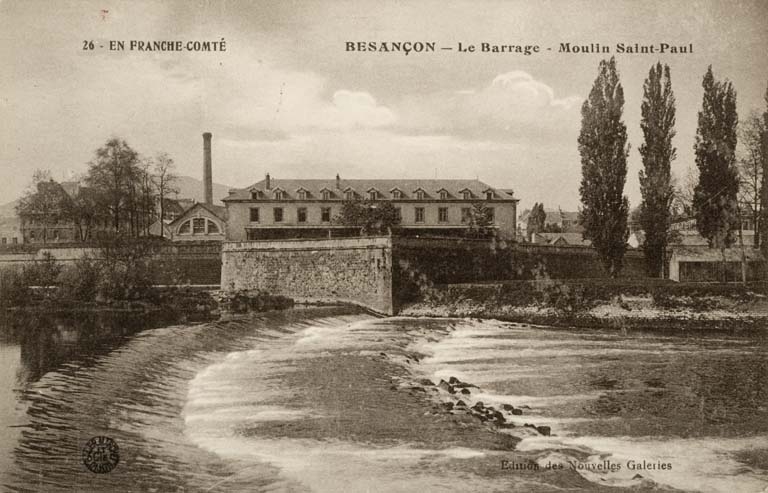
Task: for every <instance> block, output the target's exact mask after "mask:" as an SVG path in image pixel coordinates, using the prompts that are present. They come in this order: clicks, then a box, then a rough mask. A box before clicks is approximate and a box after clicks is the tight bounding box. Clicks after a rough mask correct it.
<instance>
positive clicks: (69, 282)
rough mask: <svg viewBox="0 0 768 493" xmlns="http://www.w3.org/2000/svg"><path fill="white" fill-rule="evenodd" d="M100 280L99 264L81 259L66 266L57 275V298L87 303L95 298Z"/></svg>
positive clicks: (87, 259)
mask: <svg viewBox="0 0 768 493" xmlns="http://www.w3.org/2000/svg"><path fill="white" fill-rule="evenodd" d="M100 278H101V268H100V265H99V262H97V261H94V260H91V259H89V258H83V259H81V260H78V261H76V262H75V263H74V264H72V265H68V266H66V267H64V268H63V269H62V271H61V272H60V273H59V276H58V278H57V279H56V283H57V284H58V286H59V297H61V298H63V299H68V300H81V301H88V300H93V299H95V298H96V294H97V287H98V285H99V280H100Z"/></svg>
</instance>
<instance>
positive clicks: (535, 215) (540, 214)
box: [526, 202, 547, 241]
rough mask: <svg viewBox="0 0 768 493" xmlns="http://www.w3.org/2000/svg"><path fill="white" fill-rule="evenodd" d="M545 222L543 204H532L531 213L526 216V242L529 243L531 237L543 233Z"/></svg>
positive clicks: (545, 215) (545, 216)
mask: <svg viewBox="0 0 768 493" xmlns="http://www.w3.org/2000/svg"><path fill="white" fill-rule="evenodd" d="M546 220H547V213H546V212H545V211H544V204H539V203H538V202H536V203H535V204H533V208H532V209H531V212H530V213H529V214H528V223H527V224H526V231H527V233H528V241H531V238H533V235H535V234H536V233H541V232H542V231H544V228H545V226H546V225H545V224H544V223H545V222H546Z"/></svg>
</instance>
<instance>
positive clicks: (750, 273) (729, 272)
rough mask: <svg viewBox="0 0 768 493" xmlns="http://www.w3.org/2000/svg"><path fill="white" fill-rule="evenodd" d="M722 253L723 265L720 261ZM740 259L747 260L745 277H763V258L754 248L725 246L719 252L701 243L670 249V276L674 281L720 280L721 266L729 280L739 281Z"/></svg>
mask: <svg viewBox="0 0 768 493" xmlns="http://www.w3.org/2000/svg"><path fill="white" fill-rule="evenodd" d="M723 255H725V266H724V264H723ZM742 259H745V260H746V261H747V280H748V281H756V280H763V279H765V270H766V269H765V259H764V258H763V257H762V255H761V254H760V251H759V250H755V249H754V248H743V249H742V248H726V249H725V251H724V252H723V251H720V250H718V249H715V248H708V247H701V246H678V247H674V248H672V255H671V257H670V259H669V279H671V280H673V281H677V282H721V281H723V269H725V279H726V280H727V281H729V282H735V281H741V280H742V275H741V268H742Z"/></svg>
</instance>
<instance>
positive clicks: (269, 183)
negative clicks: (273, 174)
mask: <svg viewBox="0 0 768 493" xmlns="http://www.w3.org/2000/svg"><path fill="white" fill-rule="evenodd" d="M264 188H265V189H267V190H271V189H272V180H271V179H270V178H269V173H267V177H266V178H265V179H264Z"/></svg>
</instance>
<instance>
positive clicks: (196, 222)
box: [192, 217, 205, 235]
mask: <svg viewBox="0 0 768 493" xmlns="http://www.w3.org/2000/svg"><path fill="white" fill-rule="evenodd" d="M192 234H193V235H204V234H205V218H204V217H196V218H194V219H192Z"/></svg>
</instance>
